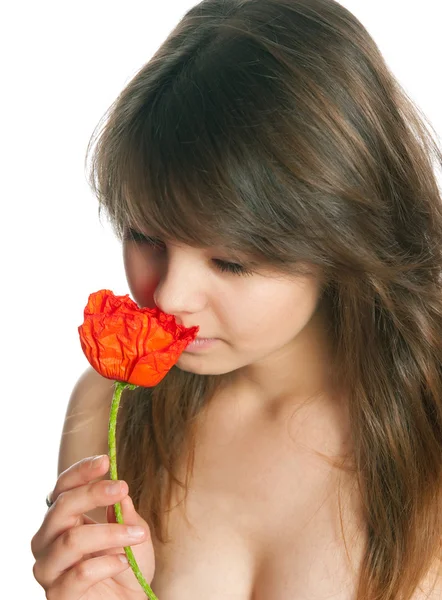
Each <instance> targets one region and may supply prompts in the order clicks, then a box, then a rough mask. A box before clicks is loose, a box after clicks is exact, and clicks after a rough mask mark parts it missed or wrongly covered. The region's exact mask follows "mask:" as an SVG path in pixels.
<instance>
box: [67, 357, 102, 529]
mask: <svg viewBox="0 0 442 600" xmlns="http://www.w3.org/2000/svg"><path fill="white" fill-rule="evenodd" d="M113 391H114V382H113V381H111V380H110V379H106V378H105V377H102V376H101V375H99V374H98V373H97V372H96V371H95V370H94V369H92V367H88V368H87V369H86V370H85V371H84V373H83V374H82V375H81V376H80V377H79V379H78V381H77V383H76V384H75V386H74V388H73V390H72V393H71V396H70V399H69V403H68V406H67V409H66V416H65V420H64V425H63V431H62V435H61V440H60V449H59V455H58V475H60V473H61V472H62V471H65V470H66V469H67V468H68V467H70V466H71V465H72V464H73V463H75V462H77V461H79V460H81V459H82V458H85V457H87V456H93V455H95V454H107V453H108V443H107V434H108V422H109V412H110V406H111V402H112V395H113ZM102 479H110V476H109V473H106V475H104V476H102V477H99V478H98V479H97V480H96V481H100V480H102ZM86 514H87V515H88V516H89V517H91V518H92V519H95V520H96V521H97V522H99V523H107V520H106V509H105V508H103V507H100V508H96V509H95V510H92V511H90V512H88V513H86Z"/></svg>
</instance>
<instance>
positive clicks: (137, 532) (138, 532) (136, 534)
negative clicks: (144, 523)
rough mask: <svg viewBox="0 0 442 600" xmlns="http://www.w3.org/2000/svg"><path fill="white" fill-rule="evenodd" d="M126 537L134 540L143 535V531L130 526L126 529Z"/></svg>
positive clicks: (140, 528)
mask: <svg viewBox="0 0 442 600" xmlns="http://www.w3.org/2000/svg"><path fill="white" fill-rule="evenodd" d="M127 535H129V536H130V537H134V538H141V537H143V535H144V529H143V528H142V527H137V526H136V525H132V526H131V527H128V528H127Z"/></svg>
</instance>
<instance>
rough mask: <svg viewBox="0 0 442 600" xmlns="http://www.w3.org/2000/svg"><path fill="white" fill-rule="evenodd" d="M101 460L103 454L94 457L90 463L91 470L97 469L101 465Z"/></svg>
mask: <svg viewBox="0 0 442 600" xmlns="http://www.w3.org/2000/svg"><path fill="white" fill-rule="evenodd" d="M103 459H104V454H100V456H96V457H95V458H94V459H93V460H92V461H91V469H96V468H97V467H99V466H100V465H101V463H102V462H103Z"/></svg>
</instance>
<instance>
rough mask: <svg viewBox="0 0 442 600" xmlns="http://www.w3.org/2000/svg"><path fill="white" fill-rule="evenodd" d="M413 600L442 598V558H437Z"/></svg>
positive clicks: (440, 599) (436, 599)
mask: <svg viewBox="0 0 442 600" xmlns="http://www.w3.org/2000/svg"><path fill="white" fill-rule="evenodd" d="M412 600H442V559H437V560H436V562H435V565H434V566H433V567H432V568H431V570H430V572H429V573H428V575H427V577H425V579H424V581H423V582H422V584H421V585H420V586H419V589H418V590H416V592H415V593H414V595H413V597H412Z"/></svg>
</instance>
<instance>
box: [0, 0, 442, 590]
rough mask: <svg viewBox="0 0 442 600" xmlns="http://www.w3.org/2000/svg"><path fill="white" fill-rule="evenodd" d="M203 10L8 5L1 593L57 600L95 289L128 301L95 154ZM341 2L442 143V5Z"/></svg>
mask: <svg viewBox="0 0 442 600" xmlns="http://www.w3.org/2000/svg"><path fill="white" fill-rule="evenodd" d="M5 4H6V3H5ZM194 4H195V2H191V1H189V0H181V1H178V0H175V1H168V2H166V1H165V2H153V1H149V0H145V1H143V2H141V1H134V0H125V1H124V2H122V1H120V2H115V1H110V0H77V1H76V2H71V3H69V2H66V1H62V2H60V1H52V2H50V1H48V0H39V1H38V2H34V1H31V0H28V1H27V2H23V1H19V0H14V1H10V2H9V5H8V6H6V5H5V6H3V8H1V9H0V10H1V13H0V23H1V25H0V27H1V31H0V57H1V58H0V61H1V63H2V64H1V89H2V91H1V94H0V118H1V134H0V152H1V171H0V172H1V180H0V181H1V217H2V218H1V224H2V227H1V273H2V281H3V283H2V287H1V294H0V298H1V315H0V318H1V321H2V326H1V340H2V345H1V350H0V352H1V365H2V367H3V368H2V386H1V406H2V415H1V421H0V423H1V435H0V443H1V448H0V451H1V457H2V460H1V465H2V473H1V487H0V490H1V494H0V502H1V506H0V509H1V513H0V514H1V519H2V524H1V529H0V531H1V543H0V552H1V556H0V558H1V561H0V565H1V567H0V569H1V574H0V577H1V584H0V585H1V590H2V592H0V594H1V595H2V596H3V591H4V590H6V589H8V590H9V596H8V597H11V598H14V599H15V598H17V599H20V600H21V599H22V598H23V599H24V598H26V599H27V600H33V599H36V600H39V599H44V598H45V594H44V592H43V590H42V588H40V586H39V585H38V584H37V583H36V582H35V580H34V579H33V575H32V566H33V563H34V559H33V557H32V554H31V551H30V540H31V537H32V535H33V534H34V533H35V532H36V531H37V529H38V528H39V526H40V524H41V522H42V520H43V518H44V515H45V511H46V506H45V496H46V494H47V492H49V491H50V490H51V489H52V488H53V486H54V484H55V480H56V476H57V460H58V444H59V440H60V433H61V429H62V425H63V418H64V414H65V410H66V405H67V401H68V398H69V395H70V392H71V390H72V387H73V385H74V383H75V381H76V380H77V378H78V377H79V375H80V374H81V373H82V372H83V370H84V369H85V368H86V366H87V364H88V363H87V362H86V359H85V357H84V356H83V353H82V350H81V347H80V343H79V338H78V332H77V327H78V326H79V325H80V324H81V322H82V319H83V309H84V306H85V304H86V301H87V297H88V295H89V294H90V293H91V292H93V291H96V290H98V289H100V288H104V287H105V288H109V289H111V290H113V291H114V292H115V293H116V294H126V293H128V288H127V284H126V280H125V276H124V269H123V263H122V257H121V248H120V245H119V243H118V241H117V240H116V239H115V238H114V236H113V234H112V232H111V230H110V227H109V225H108V224H107V222H106V220H105V218H103V219H102V223H100V221H99V220H98V212H97V207H98V204H97V202H96V200H95V198H94V197H93V196H92V193H91V192H90V190H89V188H88V186H87V183H86V178H85V171H84V156H85V151H86V146H87V143H88V140H89V137H90V135H91V133H92V130H93V129H94V127H95V126H96V124H97V123H98V121H99V119H100V118H101V117H102V115H103V113H104V112H105V111H106V109H107V108H108V106H109V105H110V104H111V103H112V101H113V100H114V99H115V97H116V96H117V95H118V93H119V92H120V91H121V89H122V88H123V87H124V86H125V84H126V83H127V82H128V81H129V79H130V78H131V77H132V76H133V75H134V74H135V72H136V71H137V70H138V69H139V68H140V67H141V66H142V65H143V64H144V63H145V62H147V60H148V59H149V58H150V57H151V56H152V54H153V53H154V51H155V50H156V49H157V47H158V46H159V45H160V44H161V42H162V41H163V40H164V39H165V38H166V36H167V35H168V34H169V32H170V31H171V30H172V29H173V27H174V26H175V25H176V24H177V22H178V20H179V19H180V18H181V16H183V15H184V13H185V12H186V11H187V10H188V9H189V8H190V7H191V6H193V5H194ZM342 4H344V5H345V6H346V7H347V8H349V9H350V10H351V11H352V12H353V13H354V14H355V15H356V16H357V17H358V18H359V19H360V20H361V21H362V22H363V23H364V25H365V26H366V27H367V29H368V30H369V31H370V33H371V34H372V35H373V37H374V38H375V40H376V42H377V43H378V45H379V46H380V48H381V51H382V52H383V54H384V56H385V58H386V60H387V62H388V64H389V65H390V67H391V68H392V69H393V72H394V73H395V74H396V76H397V77H398V79H399V80H400V82H401V83H402V84H403V85H404V86H405V88H406V90H407V91H408V93H409V94H410V95H411V96H412V98H413V99H414V100H415V101H416V102H417V103H418V105H419V106H420V107H421V108H422V109H423V110H424V112H425V113H426V114H427V115H428V117H429V118H430V121H431V122H432V123H433V126H434V127H435V129H436V130H437V131H438V133H439V134H441V132H442V111H441V104H442V102H441V100H442V97H441V96H442V94H441V89H440V85H441V84H440V63H441V55H442V51H441V42H440V39H441V38H440V23H441V16H442V9H441V7H440V2H439V0H420V2H419V3H418V4H417V5H416V3H405V2H402V0H394V1H393V0H389V1H388V2H386V1H385V0H370V2H367V0H342Z"/></svg>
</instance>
